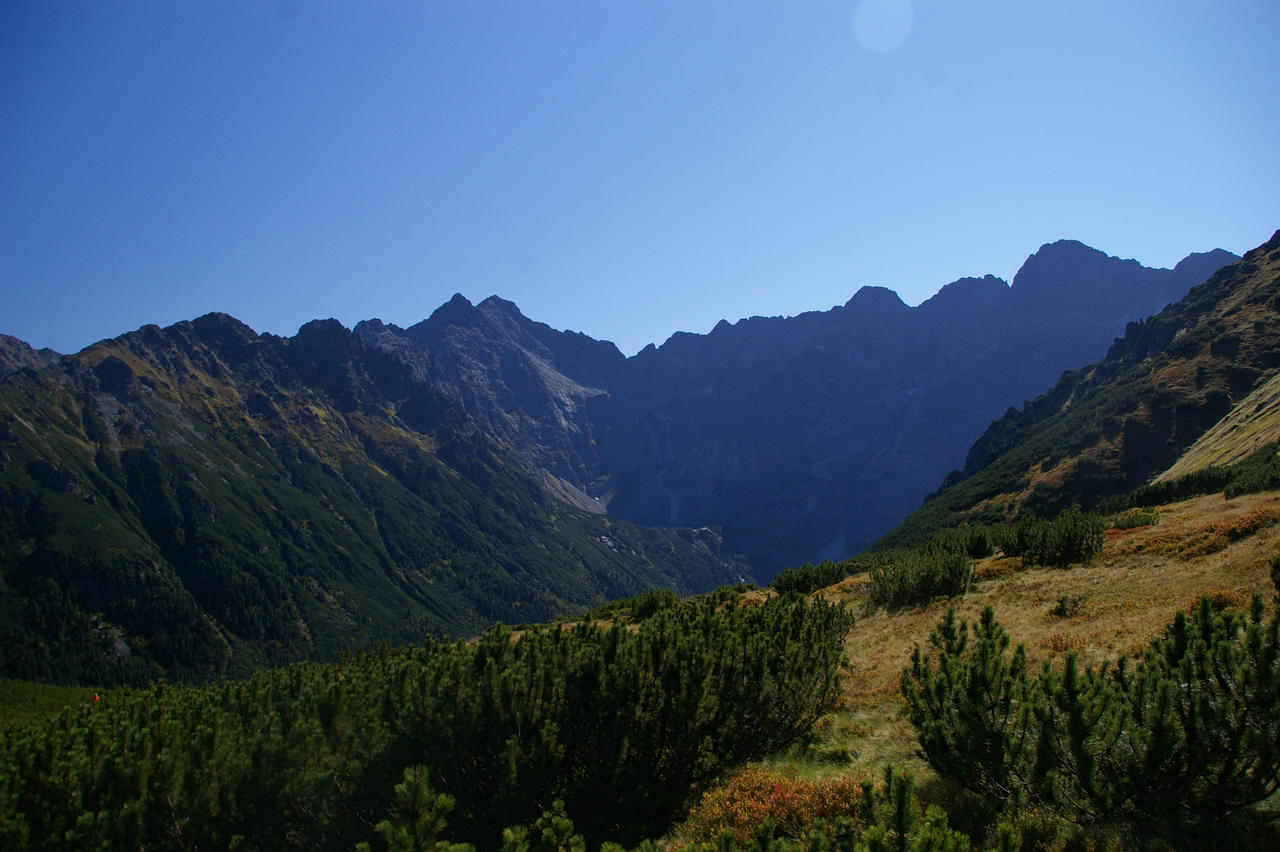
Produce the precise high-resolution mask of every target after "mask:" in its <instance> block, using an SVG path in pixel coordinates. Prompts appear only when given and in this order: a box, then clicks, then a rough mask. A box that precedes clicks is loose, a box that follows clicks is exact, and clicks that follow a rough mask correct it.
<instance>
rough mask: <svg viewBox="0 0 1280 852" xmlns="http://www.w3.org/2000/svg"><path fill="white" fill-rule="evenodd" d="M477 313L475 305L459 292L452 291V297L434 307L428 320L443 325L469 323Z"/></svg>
mask: <svg viewBox="0 0 1280 852" xmlns="http://www.w3.org/2000/svg"><path fill="white" fill-rule="evenodd" d="M478 316H479V313H478V312H477V311H476V307H475V305H473V304H471V301H470V300H469V299H468V298H467V297H466V296H464V295H462V294H461V293H454V294H453V298H452V299H450V300H449V301H447V302H445V303H444V304H443V305H441V306H440V307H438V308H436V309H435V311H434V312H433V313H432V314H431V318H430V319H429V320H428V322H432V323H439V324H443V325H471V324H472V323H474V322H475V321H476V317H478Z"/></svg>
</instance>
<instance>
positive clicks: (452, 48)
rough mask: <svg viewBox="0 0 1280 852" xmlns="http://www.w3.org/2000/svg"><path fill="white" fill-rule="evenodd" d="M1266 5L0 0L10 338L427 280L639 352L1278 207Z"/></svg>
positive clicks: (1155, 245)
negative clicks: (1038, 254)
mask: <svg viewBox="0 0 1280 852" xmlns="http://www.w3.org/2000/svg"><path fill="white" fill-rule="evenodd" d="M1278 43H1280V3H1277V2H1275V0H1254V2H1240V0H1221V1H1220V2H1213V3H1207V2H1204V0H1190V2H1186V1H1185V0H1151V2H1148V1H1147V0H1125V2H1120V3H1117V2H1114V0H1110V2H1091V1H1090V0H1069V2H1068V0H1016V2H1015V0H1007V2H998V0H965V2H956V1H955V0H917V2H909V0H861V1H859V0H847V2H804V1H803V0H795V2H787V3H772V2H771V3H765V2H757V0H734V2H696V0H678V2H677V0H640V2H632V0H608V2H605V0H579V2H563V0H538V2H532V0H520V2H499V0H487V1H485V0H474V1H473V2H463V0H456V2H455V1H454V0H451V1H450V2H444V1H443V0H438V2H435V1H432V2H428V0H418V2H407V0H406V1H405V2H388V0H348V2H336V0H335V2H319V1H318V0H278V2H275V1H273V0H256V2H246V0H219V2H211V0H209V1H208V2H195V0H191V2H173V0H149V2H111V0H81V2H77V0H4V2H3V3H0V332H5V333H8V334H13V335H16V336H18V337H20V338H22V339H24V340H26V341H28V342H29V343H31V344H33V345H35V346H37V347H46V346H47V347H52V348H54V349H56V350H58V351H60V352H75V351H78V350H79V349H81V348H83V347H85V346H87V345H89V344H91V343H93V342H96V341H97V340H100V339H102V338H107V337H114V336H116V335H119V334H123V333H125V332H128V331H131V330H134V329H136V328H138V327H140V326H142V325H144V324H146V323H156V324H159V325H168V324H170V323H174V322H178V321H181V320H184V319H192V318H194V317H197V316H200V315H202V314H204V313H207V312H209V311H223V312H226V313H229V314H232V315H234V316H236V317H238V318H239V319H241V320H243V321H244V322H246V323H248V324H249V325H250V326H252V327H253V328H254V329H256V330H257V331H260V332H272V333H275V334H281V335H292V334H294V333H295V332H296V331H297V329H298V327H299V326H300V325H302V324H303V323H305V322H307V321H309V320H311V319H317V318H327V317H336V318H337V319H339V320H340V321H341V322H342V323H343V324H345V325H347V326H348V327H350V326H352V325H354V324H355V323H356V322H358V321H360V320H362V319H367V318H372V317H378V318H380V319H382V320H384V321H386V322H391V323H395V324H397V325H401V326H408V325H411V324H413V323H415V322H418V321H419V320H422V319H424V318H426V317H427V316H429V315H430V314H431V313H432V311H434V310H435V309H436V308H437V307H439V306H440V305H441V304H443V303H444V302H446V301H447V300H448V299H449V298H450V297H451V296H452V295H453V294H454V293H455V292H460V293H462V294H463V295H464V296H466V297H468V298H469V299H471V300H472V301H473V302H478V301H480V300H482V299H484V298H486V297H487V296H490V295H495V294H496V295H499V296H501V297H503V298H505V299H509V300H511V301H514V302H515V303H516V304H517V305H519V306H520V308H521V309H522V311H523V312H524V313H525V315H526V316H529V317H531V318H532V319H535V320H539V321H542V322H545V323H547V324H549V325H551V326H553V327H555V328H559V329H570V330H574V331H581V332H585V333H587V334H589V335H591V336H592V337H595V338H599V339H606V340H612V341H614V342H615V343H616V344H617V345H618V346H619V348H620V349H621V350H622V351H623V352H624V353H626V354H628V355H630V354H633V353H634V352H636V351H637V350H639V349H640V348H642V347H643V346H645V345H646V344H648V343H659V344H660V343H661V342H662V341H664V340H665V339H666V338H667V337H668V336H670V335H671V334H672V333H674V332H676V331H692V332H698V333H703V332H707V331H709V330H710V329H711V328H712V327H713V326H714V325H715V324H716V322H717V321H718V320H720V319H722V318H724V319H728V320H729V321H731V322H732V321H735V320H737V319H739V318H742V317H747V316H753V315H764V316H779V315H787V316H789V315H794V314H796V313H800V312H802V311H807V310H825V309H827V308H830V307H832V306H833V305H838V304H843V303H844V302H845V301H847V300H848V299H849V298H850V296H852V295H853V293H854V292H856V291H857V290H858V289H859V288H860V287H862V286H864V285H880V286H885V287H889V288H891V289H893V290H895V291H897V292H898V294H899V295H900V296H901V297H902V298H903V300H904V301H906V302H907V303H908V304H918V303H919V302H921V301H923V300H924V299H926V298H928V297H929V296H930V295H932V294H933V293H935V292H937V290H938V289H940V288H941V287H942V286H943V285H945V284H946V283H948V282H950V281H953V280H955V279H957V278H960V277H963V276H969V275H984V274H988V273H991V274H995V275H998V276H1000V277H1002V278H1004V279H1006V280H1011V278H1012V276H1013V274H1014V273H1015V272H1016V271H1017V269H1018V267H1019V266H1020V265H1021V264H1022V262H1023V261H1024V260H1025V259H1026V258H1027V256H1028V255H1030V254H1032V253H1033V252H1035V251H1036V250H1037V249H1038V248H1039V247H1040V246H1041V245H1042V244H1044V243H1047V242H1052V241H1054V240H1058V239H1063V238H1070V239H1078V240H1081V241H1082V242H1085V243H1087V244H1089V245H1091V246H1094V247H1095V248H1098V249H1101V250H1103V251H1105V252H1107V253H1108V254H1113V255H1118V256H1120V257H1126V258H1128V257H1132V258H1136V259H1137V260H1139V261H1140V262H1142V263H1143V264H1146V265H1148V266H1160V267H1170V266H1172V265H1174V264H1175V263H1176V262H1177V261H1178V260H1180V259H1181V258H1182V257H1184V256H1185V255H1186V254H1188V253H1190V252H1192V251H1207V250H1209V249H1213V248H1219V247H1220V248H1225V249H1228V250H1230V251H1233V252H1236V253H1237V254H1242V253H1243V252H1245V251H1246V250H1248V249H1250V248H1253V247H1255V246H1257V245H1258V244H1260V243H1262V242H1264V241H1266V240H1267V239H1268V238H1269V237H1270V236H1271V234H1272V233H1273V232H1274V231H1275V230H1276V229H1277V228H1280V155H1277V151H1278V150H1280V141H1278V140H1280V110H1277V109H1276V108H1275V103H1276V95H1277V93H1278V92H1280V50H1277V49H1276V47H1275V46H1276V44H1278Z"/></svg>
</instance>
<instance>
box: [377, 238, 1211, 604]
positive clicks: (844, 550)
mask: <svg viewBox="0 0 1280 852" xmlns="http://www.w3.org/2000/svg"><path fill="white" fill-rule="evenodd" d="M1235 259H1236V258H1235V256H1234V255H1231V254H1229V253H1227V252H1224V251H1220V250H1219V251H1213V252H1208V253H1205V254H1193V255H1191V256H1190V257H1188V258H1186V259H1185V260H1183V261H1182V262H1181V263H1179V264H1178V265H1177V266H1176V267H1175V268H1174V269H1172V270H1161V269H1149V268H1145V267H1142V266H1140V265H1139V264H1138V263H1137V262H1135V261H1131V260H1129V261H1124V260H1119V259H1117V258H1114V257H1108V256H1107V255H1105V254H1103V253H1102V252H1099V251H1096V250H1094V249H1091V248H1089V247H1087V246H1084V245H1082V244H1080V243H1078V242H1073V241H1063V242H1057V243H1053V244H1050V245H1046V246H1043V247H1042V248H1041V249H1040V250H1039V251H1038V252H1037V253H1036V254H1035V255H1033V256H1032V257H1031V258H1029V259H1028V260H1027V262H1026V263H1025V265H1024V266H1023V268H1022V269H1021V270H1020V271H1019V272H1018V274H1017V276H1016V277H1015V278H1014V280H1013V284H1012V286H1009V285H1007V284H1006V283H1005V282H1003V281H1001V280H1000V279H997V278H994V277H990V276H988V277H986V278H980V279H979V278H965V279H961V280H959V281H956V282H954V283H952V284H949V285H947V286H946V287H944V288H942V290H941V291H940V292H939V293H938V294H937V295H935V296H934V297H933V298H931V299H929V300H928V301H926V302H925V303H923V304H922V305H920V306H919V307H914V308H913V307H909V306H907V305H905V304H904V303H903V302H902V301H901V300H900V299H899V298H898V296H897V295H896V294H895V293H893V292H891V291H889V290H885V289H883V288H879V287H864V288H863V289H861V290H859V291H858V292H857V293H856V294H855V295H854V296H853V298H852V299H850V300H849V301H848V302H847V303H846V304H844V305H842V306H838V307H835V308H833V309H831V310H829V311H825V312H811V313H805V314H801V315H799V316H795V317H790V318H763V317H753V318H750V319H745V320H742V321H740V322H737V323H735V324H732V325H730V324H729V323H728V322H723V321H722V322H721V323H720V324H719V325H717V326H716V327H715V328H714V329H713V330H712V331H711V332H710V333H709V334H705V335H695V334H686V333H678V334H676V335H674V336H673V337H672V338H671V339H670V340H668V341H667V342H666V343H664V344H663V345H662V346H660V347H653V346H650V347H647V348H645V349H644V350H643V351H641V352H640V353H638V354H637V355H636V356H634V357H632V358H625V357H623V355H622V354H621V353H620V352H619V351H618V350H617V349H616V348H615V347H614V346H613V345H612V344H610V343H605V342H600V341H596V340H592V339H591V338H589V337H586V336H585V335H582V334H576V333H572V332H560V331H555V330H553V329H551V328H550V327H548V326H546V325H544V324H542V323H537V322H533V321H531V320H529V319H527V318H525V317H524V316H523V315H522V314H521V313H520V311H519V310H518V309H517V308H516V306H515V305H513V304H512V303H510V302H507V301H503V300H501V299H498V298H496V297H494V298H489V299H486V300H485V301H483V302H481V303H480V304H478V305H474V306H473V305H472V304H470V303H469V302H468V301H467V300H466V299H464V298H463V297H462V296H455V297H454V298H453V300H452V301H450V302H449V303H448V304H446V305H444V306H443V307H441V308H440V309H439V310H438V311H436V313H435V314H433V315H432V316H431V318H430V319H428V320H426V321H424V322H421V323H418V324H417V325H415V326H412V327H410V328H408V329H400V328H396V327H395V326H390V325H385V324H383V323H381V322H377V321H368V322H364V323H361V324H359V325H357V326H356V328H355V332H356V334H357V336H359V337H360V338H361V339H362V340H364V341H365V342H366V343H368V344H369V345H370V346H372V347H374V348H377V349H380V350H382V351H384V352H387V353H389V354H391V355H393V356H394V357H396V358H397V359H398V360H400V361H401V362H403V363H405V364H408V365H409V366H410V367H411V369H412V371H413V375H414V378H415V380H416V381H418V382H421V383H423V384H426V385H428V386H430V387H432V388H433V389H435V390H436V391H437V392H438V393H439V394H441V395H442V396H444V397H445V398H447V399H449V400H450V401H452V402H453V403H455V405H456V406H457V407H458V408H459V409H461V410H462V411H465V412H466V415H467V416H468V417H469V418H471V420H472V421H473V422H475V423H477V424H479V428H481V429H482V430H483V431H484V432H485V433H486V434H490V435H493V436H495V437H497V438H499V439H500V440H501V441H502V442H503V444H504V445H506V446H508V447H510V448H512V451H513V452H514V453H515V454H516V455H517V456H519V457H520V458H521V459H522V460H523V461H524V463H525V465H526V467H527V468H528V469H529V470H531V471H533V472H535V473H536V474H537V475H538V476H539V477H540V478H541V479H542V480H543V481H544V482H545V483H547V485H548V486H549V488H550V489H551V490H552V491H553V492H555V493H557V494H559V495H561V496H562V497H564V498H565V499H568V500H570V501H573V502H575V503H577V504H578V505H581V506H583V507H584V508H589V509H594V510H595V511H602V512H608V514H610V515H611V516H615V517H618V518H622V519H625V520H629V521H634V522H636V523H641V524H646V525H664V526H694V527H700V526H715V527H719V528H720V529H722V530H723V532H724V535H725V539H726V541H727V543H728V545H729V547H730V549H732V550H734V551H737V552H742V553H745V554H746V555H747V556H748V557H749V558H750V559H751V562H752V564H753V566H754V567H755V570H756V573H757V575H758V576H760V577H761V578H762V579H767V578H768V577H770V576H772V574H773V573H774V572H775V571H777V570H779V569H781V568H783V567H786V566H788V565H797V564H800V563H802V562H805V561H810V560H811V561H818V560H820V559H823V558H833V559H840V558H843V557H845V556H848V555H850V554H852V553H856V552H858V551H860V550H861V549H863V548H865V547H866V546H868V545H870V544H871V543H872V542H874V541H875V540H876V539H877V538H879V537H880V536H881V535H883V534H884V533H885V532H886V531H887V530H889V529H890V528H891V527H892V526H893V525H894V524H895V523H897V522H898V521H899V520H901V519H902V518H903V517H905V516H906V515H907V514H908V513H910V512H911V511H912V510H914V509H915V508H917V507H918V506H919V505H920V503H921V501H922V500H923V498H924V497H925V496H926V495H927V494H928V493H929V492H931V491H933V490H934V489H935V488H936V487H937V484H938V482H939V481H941V480H942V478H943V477H944V476H945V475H946V474H947V472H948V471H950V470H952V469H953V468H956V467H958V466H959V465H960V463H961V461H962V460H963V459H964V457H965V452H966V451H967V450H968V449H969V447H970V445H971V444H972V443H973V441H974V439H975V438H976V437H978V436H979V435H981V434H982V430H983V429H984V428H986V427H987V425H988V424H989V423H990V422H991V421H992V420H993V419H995V418H996V417H999V416H1000V414H1001V413H1002V412H1004V411H1005V410H1006V409H1008V408H1009V407H1010V406H1012V405H1019V404H1021V403H1022V402H1024V401H1025V400H1026V399H1028V398H1031V397H1034V396H1036V395H1037V394H1039V393H1040V392H1042V391H1043V390H1044V389H1045V388H1047V387H1049V386H1050V385H1051V384H1052V383H1053V382H1054V381H1055V380H1056V379H1057V378H1058V377H1059V376H1060V375H1061V374H1062V372H1063V371H1064V370H1067V369H1071V368H1076V367H1081V366H1083V365H1085V364H1088V363H1090V362H1091V361H1094V360H1097V359H1098V358H1100V357H1102V356H1103V355H1104V354H1105V353H1106V351H1107V348H1108V346H1110V345H1111V343H1112V342H1113V341H1114V339H1115V338H1116V337H1117V336H1118V335H1120V334H1122V333H1123V332H1124V329H1125V326H1126V324H1127V323H1129V322H1132V321H1136V320H1140V319H1144V318H1146V317H1148V316H1151V315H1152V314H1154V313H1156V312H1157V311H1159V310H1161V309H1162V308H1164V307H1165V306H1166V305H1168V304H1169V303H1171V302H1174V301H1177V300H1178V299H1180V298H1182V297H1183V296H1184V295H1186V293H1187V291H1188V290H1189V289H1190V288H1191V287H1192V286H1194V285H1195V284H1198V283H1200V282H1201V281H1203V280H1204V279H1205V278H1207V277H1209V275H1211V274H1212V273H1213V272H1214V271H1215V270H1217V269H1218V268H1220V267H1222V266H1223V265H1225V264H1227V263H1229V262H1231V261H1232V260H1235Z"/></svg>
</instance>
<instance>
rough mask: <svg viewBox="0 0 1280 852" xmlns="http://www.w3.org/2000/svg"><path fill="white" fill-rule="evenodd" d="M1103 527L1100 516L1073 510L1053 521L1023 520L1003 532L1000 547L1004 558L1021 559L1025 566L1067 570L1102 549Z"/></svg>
mask: <svg viewBox="0 0 1280 852" xmlns="http://www.w3.org/2000/svg"><path fill="white" fill-rule="evenodd" d="M1106 526H1107V525H1106V522H1105V521H1103V519H1102V517H1101V516H1100V515H1096V514H1094V513H1092V512H1090V513H1085V512H1081V511H1080V509H1079V508H1076V507H1072V508H1070V509H1064V510H1063V511H1061V512H1059V513H1058V514H1057V516H1056V517H1054V518H1053V519H1052V520H1046V519H1044V518H1023V519H1022V520H1020V521H1018V523H1017V524H1015V525H1014V526H1013V527H1012V529H1010V530H1009V531H1007V532H1006V534H1005V536H1004V539H1003V540H1002V541H1001V544H1000V548H1001V550H1002V551H1003V552H1004V554H1005V555H1006V556H1020V557H1022V563H1023V564H1024V565H1056V566H1060V567H1066V566H1067V565H1069V564H1071V563H1073V562H1087V561H1088V560H1090V559H1092V558H1093V557H1094V556H1095V555H1097V554H1098V553H1099V552H1100V551H1101V550H1102V545H1103V543H1104V542H1105V536H1104V534H1105V532H1106Z"/></svg>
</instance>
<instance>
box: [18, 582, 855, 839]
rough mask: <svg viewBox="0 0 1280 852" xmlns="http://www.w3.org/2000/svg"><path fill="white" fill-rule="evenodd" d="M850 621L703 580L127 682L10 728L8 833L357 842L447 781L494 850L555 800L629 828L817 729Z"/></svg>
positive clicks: (471, 824)
mask: <svg viewBox="0 0 1280 852" xmlns="http://www.w3.org/2000/svg"><path fill="white" fill-rule="evenodd" d="M851 623H852V618H851V616H850V615H849V614H848V613H847V612H846V611H845V610H844V609H843V608H840V607H836V606H831V605H828V604H826V603H823V602H812V603H809V602H806V601H804V600H803V599H800V598H795V597H786V598H774V599H772V600H769V601H766V602H764V603H762V604H760V605H758V606H740V607H734V606H728V607H726V606H723V605H718V604H716V603H715V602H714V601H712V600H709V599H708V600H704V601H701V602H696V603H693V604H691V605H687V606H678V607H671V608H666V609H660V610H658V611H657V612H655V613H654V614H653V615H652V616H651V617H650V618H648V619H647V620H645V621H644V622H642V623H641V624H640V626H639V628H638V629H635V628H629V627H627V626H624V625H622V624H617V625H614V626H613V627H612V628H610V629H607V630H606V629H602V628H599V627H594V626H592V625H591V624H589V623H582V624H579V625H577V626H576V627H575V628H573V629H572V630H567V629H564V628H563V627H562V626H560V625H555V626H551V627H544V628H533V629H531V630H530V631H529V632H527V633H525V634H523V635H522V636H520V637H519V638H516V635H515V634H514V633H513V631H512V630H511V629H510V628H504V627H498V628H494V629H491V630H490V631H488V632H486V633H485V634H484V635H483V636H482V637H481V638H480V639H479V640H478V641H477V642H475V643H472V644H466V643H456V644H445V643H442V642H438V641H431V642H428V643H426V644H424V645H422V646H419V647H416V648H400V649H390V648H387V647H383V648H380V649H378V650H376V651H373V652H370V653H368V654H364V655H360V656H349V657H347V658H346V659H345V660H344V661H343V662H341V663H337V664H332V665H318V664H306V665H296V666H292V667H289V668H285V669H276V670H271V671H263V672H260V673H257V674H255V675H253V676H252V677H250V678H248V679H247V680H243V681H229V682H224V683H221V684H216V685H210V686H204V687H191V686H184V687H173V686H153V687H150V688H148V689H144V690H114V691H110V692H107V693H104V694H103V696H102V700H101V702H100V703H99V704H84V705H75V706H72V707H70V708H68V709H67V710H65V711H64V712H62V713H60V714H58V715H57V716H55V717H53V718H51V719H48V720H46V721H41V722H34V723H30V724H25V725H10V726H3V727H0V847H3V848H5V849H27V848H47V847H50V846H54V847H65V846H71V847H76V848H79V847H84V848H122V849H123V848H143V847H146V848H169V847H171V846H174V845H176V843H175V841H174V838H182V840H183V843H184V844H187V845H189V846H190V847H191V848H208V849H226V848H228V847H229V846H231V845H234V843H238V842H242V841H243V842H244V843H246V844H247V845H248V846H250V847H256V848H298V847H308V848H316V849H350V848H352V846H353V845H355V844H356V843H358V842H368V841H370V840H372V839H374V838H373V837H372V827H373V826H377V825H380V824H381V822H382V821H383V820H386V821H387V825H386V830H385V831H383V829H381V828H380V829H379V831H380V832H382V833H383V836H384V838H389V837H390V836H391V835H395V837H397V838H400V839H403V833H402V832H401V830H400V829H402V828H404V829H405V830H407V831H409V832H410V835H411V836H412V831H413V830H414V829H413V828H412V826H413V825H415V824H417V823H416V820H418V818H419V817H424V818H425V819H426V823H424V825H426V826H427V827H428V828H429V827H430V826H431V825H437V824H438V821H439V820H442V819H443V817H444V814H445V812H446V810H447V808H446V807H445V805H446V804H447V802H446V801H445V800H444V799H441V798H439V797H441V796H447V797H448V798H449V799H451V800H452V801H453V803H454V804H453V809H452V810H448V815H449V825H450V830H451V831H450V833H451V834H455V836H456V837H458V838H460V839H464V840H467V841H469V842H475V843H482V844H484V845H485V846H486V847H488V848H492V846H491V844H493V843H494V842H495V841H496V840H497V838H498V837H499V836H500V834H501V830H502V828H503V827H504V826H511V825H520V824H528V823H529V822H530V821H531V820H534V819H535V818H536V817H537V816H538V814H540V813H542V812H543V810H544V809H545V807H546V803H548V802H553V801H555V800H557V799H560V800H563V801H564V803H565V807H566V809H567V813H571V814H573V816H574V818H575V820H576V821H577V823H578V825H579V827H580V829H581V831H582V833H583V835H584V836H586V837H588V838H589V839H590V840H591V842H592V843H593V844H598V843H599V842H601V841H602V840H606V839H613V840H622V841H626V842H634V841H637V840H639V839H641V838H643V837H648V836H656V835H658V834H661V833H662V832H663V831H665V829H666V828H667V827H668V825H669V822H670V820H671V818H672V817H673V815H674V814H676V813H677V812H678V810H679V809H680V808H681V806H682V805H683V804H684V801H685V799H686V797H687V796H688V794H689V791H690V790H691V789H692V788H693V787H694V786H696V785H701V784H705V783H707V782H709V781H710V780H712V779H714V778H716V777H718V776H719V775H721V774H722V773H724V772H725V771H727V770H728V769H729V768H731V767H733V766H736V765H738V764H740V763H742V762H744V761H746V760H749V759H754V758H758V757H761V756H763V755H765V754H768V753H771V752H773V751H775V750H777V749H780V748H783V747H785V746H786V745H789V744H790V743H792V742H794V741H796V740H797V739H799V738H800V737H802V736H803V735H805V734H806V733H807V732H808V731H809V729H810V728H811V727H812V725H813V723H814V721H815V720H816V719H817V718H818V717H819V716H820V715H821V714H822V713H823V712H825V711H826V709H827V708H828V707H829V704H830V702H831V701H832V700H833V698H834V696H835V695H836V690H837V674H838V666H839V663H840V658H841V643H842V640H843V637H844V635H845V633H846V632H847V630H848V628H849V626H850V625H851ZM405 766H421V767H422V768H423V769H422V770H415V771H414V772H413V773H412V777H409V776H406V775H405V773H404V767H405ZM427 779H429V788H428V786H427ZM397 784H399V785H401V786H402V789H395V790H394V796H395V798H394V800H393V799H391V797H392V795H393V788H395V787H396V786H397ZM433 820H434V822H433ZM424 830H425V829H424ZM396 842H399V841H396Z"/></svg>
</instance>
